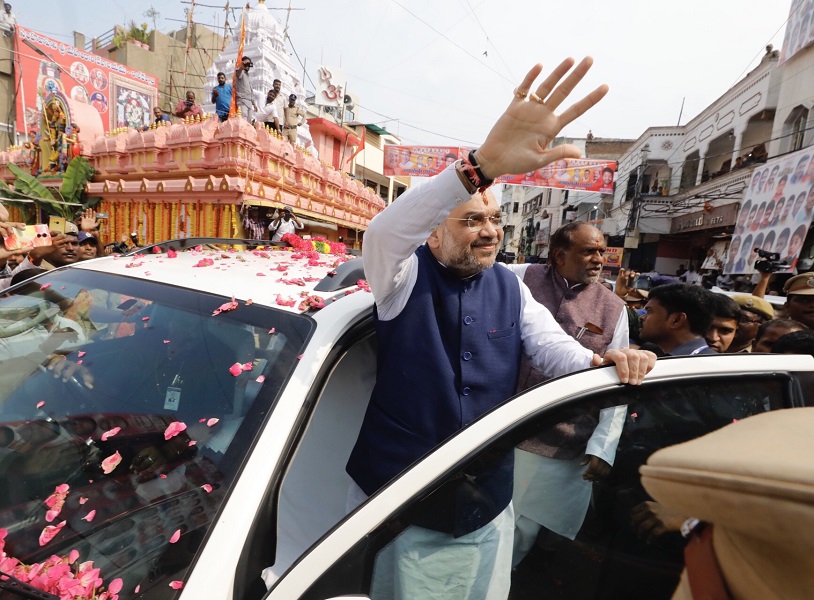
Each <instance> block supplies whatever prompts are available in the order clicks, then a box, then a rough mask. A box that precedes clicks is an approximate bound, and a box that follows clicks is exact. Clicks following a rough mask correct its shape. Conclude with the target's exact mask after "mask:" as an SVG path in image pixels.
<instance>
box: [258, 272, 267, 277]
mask: <svg viewBox="0 0 814 600" xmlns="http://www.w3.org/2000/svg"><path fill="white" fill-rule="evenodd" d="M257 276H258V277H265V276H266V274H265V273H258V274H257Z"/></svg>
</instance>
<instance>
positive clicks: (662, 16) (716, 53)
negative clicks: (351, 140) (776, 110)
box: [12, 0, 791, 146]
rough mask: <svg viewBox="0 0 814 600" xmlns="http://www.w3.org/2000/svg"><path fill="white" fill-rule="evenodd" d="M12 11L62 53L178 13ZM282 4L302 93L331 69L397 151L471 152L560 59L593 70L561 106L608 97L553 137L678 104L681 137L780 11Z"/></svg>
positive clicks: (610, 133)
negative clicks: (526, 84) (534, 77)
mask: <svg viewBox="0 0 814 600" xmlns="http://www.w3.org/2000/svg"><path fill="white" fill-rule="evenodd" d="M255 2H256V0H252V5H254V3H255ZM12 3H13V4H16V6H14V8H13V12H14V13H15V15H16V16H17V21H18V23H20V24H21V25H23V26H26V27H30V28H32V29H35V30H37V31H39V32H41V33H44V34H47V35H49V36H50V37H53V38H55V39H57V40H60V41H64V42H69V43H72V39H73V37H72V32H73V31H79V32H82V33H84V34H86V35H87V36H88V37H93V36H99V35H102V34H104V33H105V32H107V31H109V30H110V29H112V28H113V26H114V25H116V24H125V23H129V21H130V20H135V21H136V23H139V24H140V23H142V22H148V23H149V24H150V28H152V26H153V20H152V19H150V18H148V17H146V16H145V13H146V12H147V11H148V10H149V9H150V8H151V7H155V9H156V10H157V11H158V12H159V13H160V16H158V17H157V18H156V24H157V27H158V29H159V30H160V31H164V32H169V31H172V30H174V29H178V28H181V27H183V22H179V21H183V19H184V8H186V7H188V6H189V3H188V2H187V3H183V2H181V1H180V0H163V1H162V2H159V1H157V0H71V1H70V2H59V3H48V10H43V6H44V4H43V3H42V2H35V1H34V0H25V2H22V1H21V0H16V2H15V1H14V0H12ZM203 3H204V4H205V5H208V6H212V7H215V6H223V5H225V0H223V4H221V0H203ZM240 4H241V2H240V0H237V1H233V6H240ZM288 5H289V2H288V0H284V1H282V0H267V6H268V7H269V8H270V9H274V10H273V11H272V14H274V15H275V16H276V17H277V18H278V19H279V20H281V21H283V22H284V21H285V19H286V15H287V14H290V28H289V34H290V38H291V43H290V45H289V51H291V50H292V47H293V50H294V51H296V54H297V56H298V57H299V61H303V62H304V64H305V69H304V71H305V73H307V75H308V76H310V78H311V79H312V80H314V81H315V80H316V75H315V73H316V68H317V66H318V65H320V64H324V65H327V66H332V67H341V68H342V70H343V71H344V72H345V74H346V75H347V90H348V91H349V92H351V93H353V94H355V95H356V96H357V97H358V105H357V110H356V116H357V119H358V120H360V121H363V122H365V123H375V124H377V125H379V126H381V127H383V128H384V129H386V130H388V131H390V132H391V133H394V134H396V135H398V136H399V137H400V138H401V139H402V143H405V144H432V145H449V146H457V145H478V144H479V143H480V142H482V141H483V139H484V138H485V137H486V135H487V134H488V132H489V129H490V128H491V125H492V124H493V123H494V122H495V120H497V118H498V117H499V116H500V114H501V113H502V111H503V110H504V109H505V107H506V105H507V104H508V103H509V101H510V100H511V97H512V91H513V90H514V88H515V87H516V86H517V85H518V83H520V81H521V80H522V78H523V76H524V75H525V73H526V72H527V71H528V70H529V69H530V68H531V66H532V65H534V64H535V63H536V62H541V63H543V65H544V67H545V71H544V73H546V72H547V71H548V70H549V69H551V68H553V67H554V66H556V64H558V63H559V62H560V61H561V60H562V59H563V58H565V57H567V56H573V57H575V58H576V59H577V60H579V59H581V58H582V57H583V56H586V55H590V56H592V57H593V58H594V61H595V62H594V67H593V69H592V70H591V71H590V72H589V74H588V75H587V76H586V77H585V79H584V80H583V82H582V83H581V84H580V86H579V87H577V89H576V90H575V92H574V94H573V95H572V99H574V100H576V99H578V98H580V97H582V96H583V95H585V94H587V93H588V92H589V91H591V90H592V89H594V88H595V87H596V86H598V85H599V84H601V83H607V84H608V85H609V86H610V92H609V94H608V96H607V97H606V98H605V99H604V100H603V101H602V102H601V103H600V104H598V105H597V106H596V107H594V108H593V109H592V110H591V111H589V112H588V113H586V114H585V115H583V116H582V117H580V118H579V119H578V120H577V121H575V122H573V123H571V124H570V125H568V126H567V127H566V128H565V129H564V130H563V135H567V136H571V137H584V136H585V135H586V134H587V133H588V131H589V130H591V131H592V132H593V134H594V135H595V136H597V137H607V138H629V139H635V138H638V137H639V136H640V135H642V133H644V131H645V129H647V128H648V127H653V126H665V125H676V124H677V123H678V121H679V116H680V114H681V111H682V102H683V104H684V106H683V116H681V123H682V124H684V123H686V122H687V121H689V120H690V119H691V118H692V117H694V116H695V115H697V114H698V113H699V112H701V111H702V110H703V109H704V108H705V107H707V106H708V105H709V104H711V103H712V102H714V101H715V100H716V99H717V98H718V97H719V96H721V95H722V94H723V93H724V92H726V90H727V89H729V88H730V87H731V86H732V85H733V84H734V83H735V82H737V81H738V80H740V79H742V78H743V76H745V75H746V73H747V72H748V71H749V70H751V69H753V68H754V67H755V66H756V65H757V64H758V62H759V61H760V58H761V57H762V56H763V55H764V53H765V47H766V45H767V44H769V43H772V44H774V46H775V48H776V49H779V48H780V46H781V43H782V40H783V34H784V31H785V22H786V19H787V18H788V13H789V8H790V5H791V0H739V1H737V2H736V1H734V0H682V1H681V2H665V1H664V0H615V1H614V2H608V1H607V0H582V1H580V2H577V1H574V0H571V1H565V0H347V1H346V2H337V1H336V0H291V6H292V8H294V9H297V10H292V11H291V12H290V13H287V12H286V11H285V10H282V9H284V8H285V7H288ZM102 7H104V9H103V10H102ZM224 14H225V13H224V10H223V9H222V8H208V7H206V6H201V5H200V4H199V6H198V8H196V10H195V20H196V21H197V22H200V23H203V24H205V25H213V24H215V23H218V24H222V22H223V19H224ZM299 61H298V59H297V57H295V56H293V55H292V62H293V63H294V64H295V65H297V64H299ZM304 82H305V87H306V89H310V90H313V88H314V86H313V84H311V82H310V81H309V79H308V77H305V78H304Z"/></svg>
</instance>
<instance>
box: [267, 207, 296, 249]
mask: <svg viewBox="0 0 814 600" xmlns="http://www.w3.org/2000/svg"><path fill="white" fill-rule="evenodd" d="M302 228H303V224H302V221H300V218H299V217H297V216H296V215H295V214H294V213H293V212H291V209H290V208H288V207H287V206H286V207H285V208H283V210H282V212H281V213H280V212H278V213H277V214H276V216H275V218H274V220H273V221H272V222H271V224H270V225H269V231H270V232H271V241H272V242H279V241H282V239H283V236H284V235H285V234H287V233H294V232H295V231H296V230H297V229H302Z"/></svg>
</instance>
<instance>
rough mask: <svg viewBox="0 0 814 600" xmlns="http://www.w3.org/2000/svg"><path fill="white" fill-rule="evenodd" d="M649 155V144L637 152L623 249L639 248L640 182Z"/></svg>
mask: <svg viewBox="0 0 814 600" xmlns="http://www.w3.org/2000/svg"><path fill="white" fill-rule="evenodd" d="M649 155H650V144H645V145H644V146H643V147H642V149H641V150H640V151H639V158H640V162H639V166H638V167H636V188H635V191H634V194H633V200H632V201H631V205H630V214H629V215H628V219H627V230H626V231H625V248H638V247H639V210H640V208H641V203H642V180H643V179H644V172H645V170H646V169H647V158H648V156H649Z"/></svg>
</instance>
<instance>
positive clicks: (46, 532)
mask: <svg viewBox="0 0 814 600" xmlns="http://www.w3.org/2000/svg"><path fill="white" fill-rule="evenodd" d="M65 523H67V521H62V522H61V523H59V524H58V525H46V526H45V529H43V530H42V533H41V534H40V546H44V545H45V544H47V543H48V542H50V541H51V540H52V539H54V536H55V535H56V534H58V533H59V532H60V531H62V528H63V527H65Z"/></svg>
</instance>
